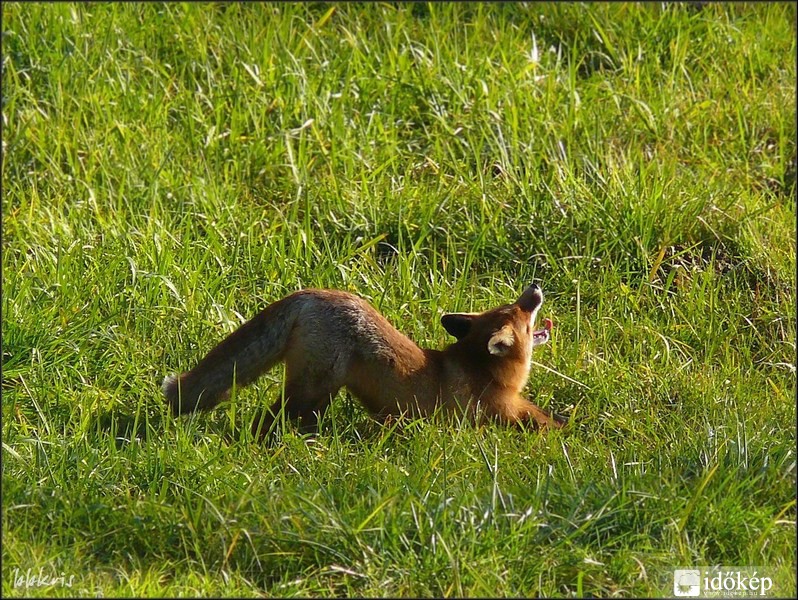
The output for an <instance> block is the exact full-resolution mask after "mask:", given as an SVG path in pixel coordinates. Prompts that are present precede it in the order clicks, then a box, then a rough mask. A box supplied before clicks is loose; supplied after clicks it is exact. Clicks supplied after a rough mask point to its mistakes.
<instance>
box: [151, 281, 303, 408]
mask: <svg viewBox="0 0 798 600" xmlns="http://www.w3.org/2000/svg"><path fill="white" fill-rule="evenodd" d="M299 308H300V303H298V302H296V298H295V297H292V296H288V297H286V298H283V299H282V300H280V301H278V302H275V303H274V304H271V305H269V306H267V307H266V308H265V309H264V310H263V311H261V312H260V313H259V314H257V315H256V316H255V317H253V318H252V319H250V320H249V321H247V322H246V323H244V324H243V325H241V327H239V328H238V329H236V330H235V331H234V332H233V333H231V334H230V335H229V336H227V337H226V338H225V339H224V340H222V341H221V342H220V343H219V344H218V345H217V346H216V347H215V348H213V349H212V350H211V351H210V352H209V353H208V354H207V356H205V358H203V359H202V360H201V361H200V362H199V364H197V366H196V367H194V368H193V369H191V370H190V371H186V372H184V373H182V374H180V375H169V376H168V377H166V378H165V379H164V380H163V384H162V385H161V390H162V391H163V394H164V396H165V397H166V402H167V404H168V405H169V406H170V408H171V409H172V413H173V414H175V415H180V414H185V413H188V412H192V411H195V410H205V409H209V408H212V407H214V406H216V405H217V404H218V403H219V402H220V401H221V400H223V399H224V398H225V397H226V395H227V392H228V390H229V389H230V388H231V387H232V386H233V383H235V385H237V386H239V387H243V386H245V385H248V384H250V383H252V382H253V381H255V379H257V378H258V376H260V375H261V374H263V373H264V372H265V371H267V370H268V369H269V368H270V367H272V366H273V365H274V364H276V363H277V362H279V361H280V360H282V358H283V355H284V354H285V350H286V347H287V346H288V339H289V336H290V334H291V331H292V329H293V327H294V323H295V322H296V318H297V315H298V312H299Z"/></svg>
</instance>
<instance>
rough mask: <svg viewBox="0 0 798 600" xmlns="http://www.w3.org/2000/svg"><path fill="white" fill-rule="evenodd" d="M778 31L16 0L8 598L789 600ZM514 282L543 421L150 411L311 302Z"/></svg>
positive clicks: (266, 389) (790, 30)
mask: <svg viewBox="0 0 798 600" xmlns="http://www.w3.org/2000/svg"><path fill="white" fill-rule="evenodd" d="M795 24H796V6H795V4H792V3H790V4H787V3H761V4H725V3H708V4H706V5H704V6H698V5H695V4H688V3H672V4H664V3H643V4H625V3H591V4H572V3H567V4H565V3H564V4H545V3H542V4H541V3H498V4H477V3H471V4H440V5H428V4H423V3H416V4H402V3H376V4H350V3H335V4H323V3H313V4H301V3H296V4H291V3H289V4H281V5H277V4H264V3H242V4H222V3H202V4H194V3H167V4H156V3H138V4H137V3H130V4H129V3H86V4H77V3H31V4H22V3H4V5H3V17H2V126H3V130H2V153H3V160H2V284H3V285H2V559H3V560H2V594H3V596H4V597H19V596H26V597H30V596H64V597H66V596H76V595H79V596H91V595H102V596H217V595H220V596H256V595H265V596H300V597H316V596H324V597H328V596H361V597H362V596H394V597H398V596H417V597H418V596H421V597H427V596H460V597H462V596H483V597H506V596H510V597H519V596H554V597H584V596H594V597H595V596H599V597H609V596H613V597H632V596H638V597H645V596H654V597H659V596H669V595H672V593H673V575H672V571H673V569H674V568H677V567H680V566H681V567H685V566H686V567H689V566H698V565H737V566H754V565H755V566H759V567H760V568H761V569H762V570H763V571H764V572H766V573H767V574H768V575H770V576H772V577H773V578H774V582H775V586H774V590H773V592H774V593H775V594H777V595H778V596H794V595H795V593H796V580H795V573H796V558H795V552H796V497H795V486H796V411H795V397H796V126H795V122H796V96H795V94H796V88H795V85H796V63H795V57H796V25H795ZM532 282H538V283H539V284H540V285H541V286H542V288H543V290H544V292H545V294H546V302H545V304H544V305H543V308H542V311H541V317H548V318H551V319H552V320H553V322H554V331H553V339H552V341H551V343H550V344H548V345H546V346H543V347H541V348H539V349H537V350H536V352H535V354H534V357H533V362H534V364H533V366H532V376H531V378H530V383H529V386H528V389H527V390H526V393H527V394H528V395H529V397H531V398H535V399H536V400H535V401H536V402H537V403H538V404H539V405H540V406H542V407H543V408H545V409H547V410H553V411H556V412H557V413H558V414H561V415H563V416H564V417H566V418H567V419H568V420H569V424H568V426H567V427H566V428H565V429H563V430H559V431H552V432H549V433H547V434H545V435H540V434H538V433H535V432H529V431H517V430H511V429H506V428H502V427H500V426H496V425H485V426H481V427H478V426H475V425H471V424H468V423H457V422H454V423H453V422H449V421H446V420H443V419H435V418H432V419H425V420H410V419H408V420H406V421H404V422H399V423H394V424H390V425H381V424H379V423H377V422H375V421H374V420H372V419H370V418H369V417H368V415H367V414H366V413H365V412H364V411H363V409H362V408H361V407H360V406H359V405H358V404H357V403H356V402H355V401H354V400H353V399H352V398H350V397H349V396H348V395H346V394H344V393H341V394H339V396H338V397H337V398H336V399H335V401H334V402H333V404H332V406H331V409H330V411H329V412H328V413H327V414H326V415H325V416H324V418H323V422H322V427H321V431H320V433H319V435H317V436H315V437H312V438H306V437H303V436H301V435H299V433H298V432H297V431H296V430H295V429H294V428H292V426H291V425H290V424H286V425H285V427H282V428H281V430H280V432H278V433H279V434H280V435H279V436H278V439H277V440H275V442H274V443H273V444H271V445H268V444H267V445H262V444H258V443H256V442H253V441H252V440H251V439H250V436H249V433H248V426H249V422H250V421H251V419H252V418H253V416H254V415H255V413H256V411H257V409H258V408H259V407H261V406H263V405H266V404H270V403H271V402H272V401H273V399H274V398H275V397H276V396H277V395H278V394H279V393H280V390H281V382H282V373H281V371H280V369H275V370H274V371H272V372H270V373H269V374H267V375H266V376H264V377H263V378H262V379H261V380H259V382H258V383H257V384H255V385H253V386H251V387H248V388H246V389H242V390H236V392H235V393H234V394H233V396H232V397H231V400H230V401H229V402H228V403H226V404H224V405H223V406H221V407H219V408H218V409H217V410H215V411H213V412H210V413H206V414H199V415H191V416H188V417H183V418H180V419H174V418H172V417H171V416H170V415H169V413H168V411H167V410H166V408H165V406H164V404H163V401H162V398H161V396H160V382H161V380H162V379H163V377H164V376H165V375H167V374H170V373H174V372H176V371H181V370H185V369H188V368H191V367H192V366H193V365H194V364H196V362H197V361H198V360H199V359H200V358H201V357H202V356H203V355H204V353H205V352H207V351H208V350H209V349H210V348H211V347H212V346H213V345H214V344H216V343H217V342H218V341H219V340H221V339H222V338H223V337H224V336H225V335H227V334H228V333H229V332H231V331H232V330H233V329H235V328H236V327H237V326H238V325H239V324H241V323H243V322H244V321H245V320H246V319H248V318H249V317H251V316H253V315H254V314H255V313H256V312H257V311H258V310H260V309H261V308H263V307H264V306H266V305H267V304H268V303H270V302H273V301H275V300H277V299H279V298H281V297H283V296H284V295H286V294H288V293H290V292H293V291H295V290H298V289H300V288H303V287H331V288H338V289H344V290H348V291H351V292H354V293H357V294H359V295H361V296H363V297H365V298H367V299H369V300H370V301H371V302H372V303H373V304H374V305H375V306H376V307H378V308H379V310H380V311H381V312H382V313H383V314H384V315H385V316H386V317H387V318H388V319H389V320H391V321H392V322H393V323H395V324H396V325H397V326H398V327H399V328H400V329H401V330H402V331H404V332H405V333H406V334H408V335H409V336H410V337H411V338H412V339H414V340H415V341H416V342H418V343H419V344H420V345H422V346H425V347H436V348H440V347H443V345H444V344H446V343H449V342H450V341H451V339H450V338H448V337H447V335H446V333H445V331H444V330H443V328H442V327H441V325H440V322H439V319H440V315H441V314H443V313H445V312H455V311H479V310H484V309H486V308H490V307H493V306H496V305H499V304H503V303H506V302H510V301H512V300H514V299H515V298H516V297H517V295H518V294H519V293H520V292H521V291H522V290H523V289H524V288H525V287H526V286H527V285H529V284H530V283H532Z"/></svg>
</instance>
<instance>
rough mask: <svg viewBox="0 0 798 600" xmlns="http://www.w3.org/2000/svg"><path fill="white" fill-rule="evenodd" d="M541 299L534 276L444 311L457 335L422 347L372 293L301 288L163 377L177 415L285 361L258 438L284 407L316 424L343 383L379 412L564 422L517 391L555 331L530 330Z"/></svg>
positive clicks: (306, 425) (256, 430)
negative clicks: (471, 307) (463, 309)
mask: <svg viewBox="0 0 798 600" xmlns="http://www.w3.org/2000/svg"><path fill="white" fill-rule="evenodd" d="M542 303H543V293H542V292H541V290H540V288H539V287H538V286H537V285H534V284H533V285H531V286H530V287H528V288H527V289H526V290H525V291H524V293H523V294H521V297H520V298H518V300H516V301H515V302H514V303H513V304H507V305H504V306H500V307H498V308H494V309H492V310H489V311H486V312H483V313H454V314H446V315H443V316H442V317H441V323H442V325H443V327H444V328H445V329H446V331H447V332H449V333H450V334H451V335H453V336H454V337H455V338H457V341H456V342H454V343H453V344H451V345H449V346H448V347H446V348H445V349H444V350H423V349H421V348H419V347H418V346H417V345H416V344H415V343H413V342H412V341H411V340H410V339H409V338H408V337H406V336H405V335H404V334H402V333H400V332H399V331H398V330H397V329H395V328H394V327H393V325H391V324H390V323H389V322H388V321H387V319H385V317H383V316H382V315H381V314H380V313H379V312H377V310H376V309H375V308H373V307H372V306H371V305H370V304H369V303H368V302H366V301H365V300H363V299H362V298H359V297H358V296H354V295H352V294H349V293H347V292H342V291H337V290H320V289H305V290H301V291H298V292H295V293H293V294H291V295H289V296H286V297H285V298H283V299H282V300H279V301H277V302H274V303H273V304H271V305H269V306H267V307H266V308H265V309H264V310H263V311H261V312H260V313H259V314H258V315H256V316H255V317H254V318H252V319H250V320H249V321H247V322H246V323H244V324H243V325H241V326H240V327H239V328H238V329H237V330H236V331H234V332H233V333H231V334H230V335H229V336H227V338H225V339H224V340H222V342H221V343H220V344H219V345H218V346H216V347H215V348H213V349H212V350H211V351H210V352H209V353H208V355H207V356H206V357H205V358H203V359H202V360H201V361H200V362H199V364H198V365H197V366H196V367H194V368H193V369H191V370H190V371H187V372H185V373H183V374H182V375H180V376H177V377H176V376H174V375H172V376H169V377H167V378H166V379H164V382H163V386H162V389H163V393H164V395H165V396H166V400H167V403H168V404H169V406H170V407H171V409H172V412H173V413H174V414H175V415H179V414H183V413H187V412H191V411H194V410H204V409H209V408H212V407H213V406H216V405H217V404H218V403H219V402H220V401H221V400H223V399H224V398H225V397H226V395H227V393H228V390H229V389H230V388H231V387H232V386H233V384H234V383H235V385H237V386H239V387H241V386H245V385H248V384H250V383H252V382H253V381H255V379H257V378H258V377H259V376H260V375H262V374H263V373H264V372H265V371H266V370H268V369H269V368H270V367H272V366H273V365H275V364H276V363H278V362H279V361H285V378H286V380H285V391H284V396H283V397H282V398H281V399H280V400H278V401H277V402H276V403H275V404H274V405H273V406H272V408H271V410H270V411H269V412H267V413H264V415H263V416H262V417H261V418H260V419H256V420H255V422H253V434H254V435H255V436H256V437H258V438H263V437H264V436H265V434H266V433H267V432H268V431H269V430H270V428H271V426H272V422H273V420H274V418H275V417H276V415H278V414H279V412H280V409H281V408H282V409H283V410H284V414H285V416H286V418H288V419H295V420H299V421H300V426H301V428H302V429H303V430H304V431H313V430H315V428H316V426H317V419H318V414H320V413H321V412H322V411H324V410H325V409H326V408H327V406H328V405H329V403H330V401H331V399H332V398H333V397H334V396H335V394H336V393H337V392H338V390H339V389H340V388H341V387H344V386H345V387H346V388H347V389H348V390H349V391H350V392H351V393H352V395H353V396H355V397H356V398H357V399H359V400H360V401H361V402H362V403H363V405H364V406H365V407H366V408H367V409H368V411H369V412H370V413H371V414H372V415H373V416H375V417H378V418H380V417H382V418H388V417H390V416H394V415H399V414H401V413H403V412H410V413H414V414H420V415H428V414H430V413H432V412H433V411H434V410H435V409H437V408H438V407H442V408H443V409H444V410H446V411H447V412H448V411H456V410H461V411H465V412H464V413H463V414H466V415H468V416H469V417H471V418H475V417H476V415H477V414H478V408H481V411H482V417H488V418H493V419H497V420H499V421H501V422H504V423H508V424H515V423H527V424H528V425H529V426H531V427H534V428H546V427H561V426H562V423H561V422H560V421H559V420H558V419H557V418H554V417H553V416H550V415H548V414H546V413H545V412H544V411H542V410H541V409H540V408H538V407H537V406H535V405H534V404H532V403H531V402H529V401H528V400H526V399H524V398H522V397H521V395H520V392H521V390H522V389H523V387H524V385H525V384H526V381H527V377H528V376H529V368H530V361H531V358H532V348H534V347H535V346H539V345H541V344H545V343H546V342H548V341H549V338H550V336H551V327H552V324H551V321H550V320H549V319H546V320H545V321H544V327H543V328H541V329H538V330H534V329H533V327H534V325H535V318H536V316H537V313H538V310H539V309H540V306H541V304H542Z"/></svg>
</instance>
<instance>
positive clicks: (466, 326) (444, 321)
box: [441, 313, 474, 340]
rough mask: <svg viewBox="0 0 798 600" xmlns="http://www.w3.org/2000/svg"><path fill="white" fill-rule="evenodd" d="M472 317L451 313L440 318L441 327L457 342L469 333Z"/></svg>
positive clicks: (465, 314)
mask: <svg viewBox="0 0 798 600" xmlns="http://www.w3.org/2000/svg"><path fill="white" fill-rule="evenodd" d="M473 320H474V315H469V314H467V313H452V314H449V315H443V316H442V317H441V325H443V328H444V329H445V330H446V331H448V332H449V333H450V334H451V335H453V336H454V337H456V338H457V339H458V340H460V339H462V338H464V337H465V336H467V335H468V332H469V331H471V322H472V321H473Z"/></svg>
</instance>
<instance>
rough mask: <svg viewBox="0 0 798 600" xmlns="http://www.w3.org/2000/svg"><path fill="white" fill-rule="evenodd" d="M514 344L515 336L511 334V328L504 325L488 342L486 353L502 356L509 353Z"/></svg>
mask: <svg viewBox="0 0 798 600" xmlns="http://www.w3.org/2000/svg"><path fill="white" fill-rule="evenodd" d="M514 343H515V334H513V328H512V327H510V326H509V325H505V326H504V327H502V328H501V329H499V331H497V332H496V333H494V334H493V335H492V336H491V338H490V339H489V340H488V352H490V353H491V354H493V355H494V356H504V355H505V354H507V353H508V352H509V351H510V348H512V346H513V344H514Z"/></svg>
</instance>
